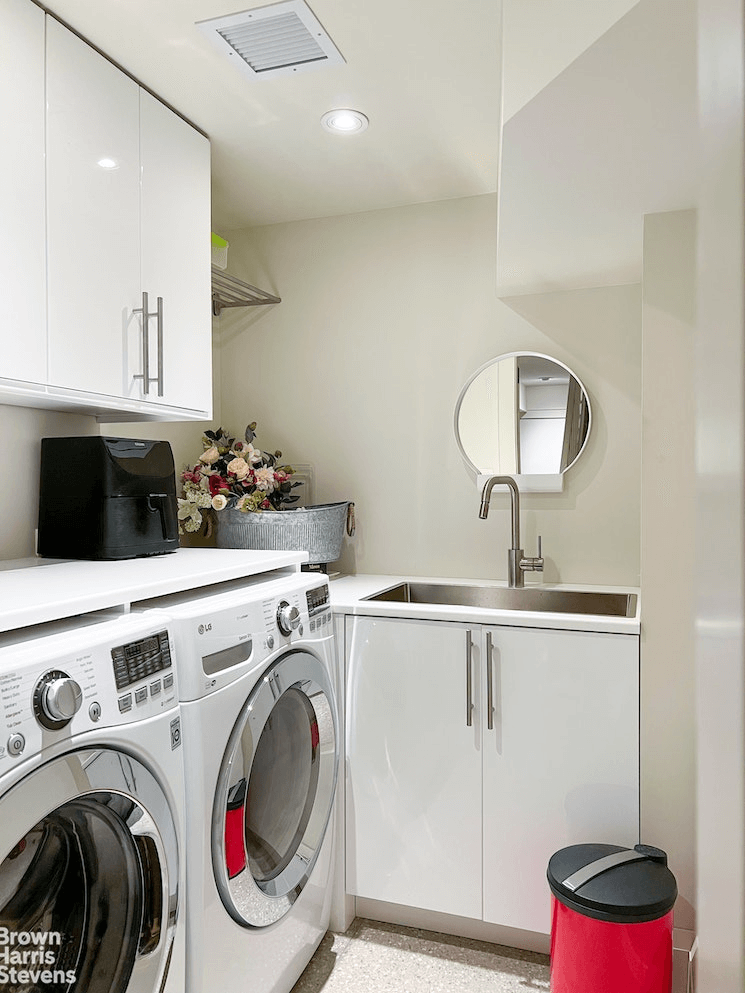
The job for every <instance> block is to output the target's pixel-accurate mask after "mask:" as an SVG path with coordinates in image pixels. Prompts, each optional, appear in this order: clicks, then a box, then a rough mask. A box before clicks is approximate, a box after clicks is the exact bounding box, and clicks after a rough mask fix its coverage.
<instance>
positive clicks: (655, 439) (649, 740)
mask: <svg viewBox="0 0 745 993" xmlns="http://www.w3.org/2000/svg"><path fill="white" fill-rule="evenodd" d="M695 287H696V212H695V211H693V210H687V211H674V212H671V213H664V214H651V215H648V216H647V217H646V218H645V221H644V282H643V297H644V306H643V319H642V327H643V345H642V368H643V377H642V419H643V430H642V487H641V497H642V576H641V580H642V594H643V599H642V657H641V701H642V705H641V771H642V796H641V828H642V831H641V837H642V841H644V842H645V843H647V844H650V845H657V846H658V847H660V848H664V849H665V850H666V851H667V853H668V856H669V860H670V867H671V869H672V870H673V872H674V873H675V876H676V879H677V881H678V891H679V894H680V896H679V899H678V903H677V905H676V908H675V924H676V927H682V928H688V929H691V930H695V923H696V922H695V910H694V907H695V902H696V901H695V886H696V876H695V862H696V830H695V820H696V818H695V810H696V807H695V796H696V769H695V765H696V750H695V749H696V729H695V708H696V699H695V684H696V679H695V666H694V647H693V634H694V631H693V616H694V603H695V545H694V542H693V540H692V537H693V535H694V532H695V527H696V497H695V484H694V480H695V466H694V427H695V416H694V408H693V404H692V403H691V397H692V395H693V390H694V375H695V362H694V333H695V322H696V299H695Z"/></svg>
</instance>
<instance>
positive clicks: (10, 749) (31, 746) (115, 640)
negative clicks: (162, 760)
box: [0, 614, 178, 774]
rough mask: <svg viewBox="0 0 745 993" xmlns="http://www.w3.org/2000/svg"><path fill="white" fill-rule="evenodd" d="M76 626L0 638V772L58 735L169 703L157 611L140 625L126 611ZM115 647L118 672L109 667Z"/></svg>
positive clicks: (169, 670)
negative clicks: (123, 663) (122, 656)
mask: <svg viewBox="0 0 745 993" xmlns="http://www.w3.org/2000/svg"><path fill="white" fill-rule="evenodd" d="M78 624H79V627H75V626H74V625H73V624H72V622H65V623H64V624H62V623H56V622H54V623H52V624H49V625H38V626H37V627H36V628H29V629H25V630H23V631H20V632H8V633H7V634H6V635H2V636H1V637H0V774H2V771H3V769H4V768H6V767H7V765H8V763H11V764H15V763H17V762H18V761H20V760H22V759H25V758H27V757H29V756H31V755H35V754H37V753H38V752H39V751H41V750H42V749H43V748H44V747H47V746H48V745H50V744H52V743H54V742H57V741H59V740H64V739H66V738H71V737H72V736H73V735H78V734H82V733H84V732H85V731H90V730H93V729H94V728H106V727H115V726H120V725H124V724H127V723H129V722H131V721H139V720H142V719H144V718H147V717H153V716H155V715H157V714H160V713H162V712H163V711H164V710H170V709H171V708H173V707H176V705H177V703H178V699H177V695H176V682H175V673H174V670H173V667H172V662H171V658H170V638H169V634H168V629H167V628H166V626H165V617H164V616H163V615H162V614H161V616H160V618H159V620H158V621H157V622H156V621H155V619H153V618H151V619H150V620H149V622H148V623H147V624H145V623H144V618H142V617H135V616H133V615H129V616H120V617H117V618H114V619H112V618H111V617H110V616H107V617H105V618H102V619H100V620H97V621H93V620H91V619H87V620H83V619H80V620H79V621H78ZM14 637H16V638H17V639H18V640H17V641H15V642H14V640H13V638H14ZM112 646H113V648H112ZM127 649H130V650H129V651H127ZM121 651H123V652H124V659H125V664H126V666H127V668H126V676H125V673H124V670H123V669H122V668H121V666H120V667H119V669H117V662H116V660H117V659H118V658H120V657H121ZM124 677H125V678H124Z"/></svg>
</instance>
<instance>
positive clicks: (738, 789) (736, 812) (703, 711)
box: [695, 0, 745, 993]
mask: <svg viewBox="0 0 745 993" xmlns="http://www.w3.org/2000/svg"><path fill="white" fill-rule="evenodd" d="M744 38H745V12H744V11H743V3H742V0H702V2H701V3H699V96H700V99H699V105H700V108H701V152H702V154H701V160H702V167H703V168H702V173H703V177H702V183H701V196H700V202H699V225H698V324H697V331H696V352H695V358H696V484H697V485H696V496H697V506H696V535H697V544H696V552H697V557H696V565H697V569H696V581H697V597H696V667H697V697H698V699H697V716H698V748H697V760H698V863H697V869H698V894H699V904H698V920H699V939H700V954H699V959H700V973H699V986H698V989H699V991H700V993H742V991H743V989H745V706H744V705H743V704H744V703H745V666H744V665H743V659H744V658H745V637H744V634H743V633H744V631H745V456H744V454H743V453H745V377H744V376H743V371H744V369H745V364H744V362H743V358H744V357H745V292H744V291H745V286H744V284H743V272H745V245H744V244H743V232H744V231H745V201H744V200H743V190H744V189H745V161H744V157H743V149H745V126H744V123H743V122H745V55H744V50H743V39H744Z"/></svg>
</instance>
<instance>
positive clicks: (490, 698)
mask: <svg viewBox="0 0 745 993" xmlns="http://www.w3.org/2000/svg"><path fill="white" fill-rule="evenodd" d="M491 650H492V643H491V631H487V632H486V726H487V728H488V729H489V730H490V731H493V730H494V673H493V672H492V664H491Z"/></svg>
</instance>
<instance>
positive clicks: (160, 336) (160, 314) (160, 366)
mask: <svg viewBox="0 0 745 993" xmlns="http://www.w3.org/2000/svg"><path fill="white" fill-rule="evenodd" d="M155 313H156V317H157V319H158V379H157V383H158V396H159V397H162V396H163V297H158V306H157V309H156V311H155ZM539 554H540V553H539Z"/></svg>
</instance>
